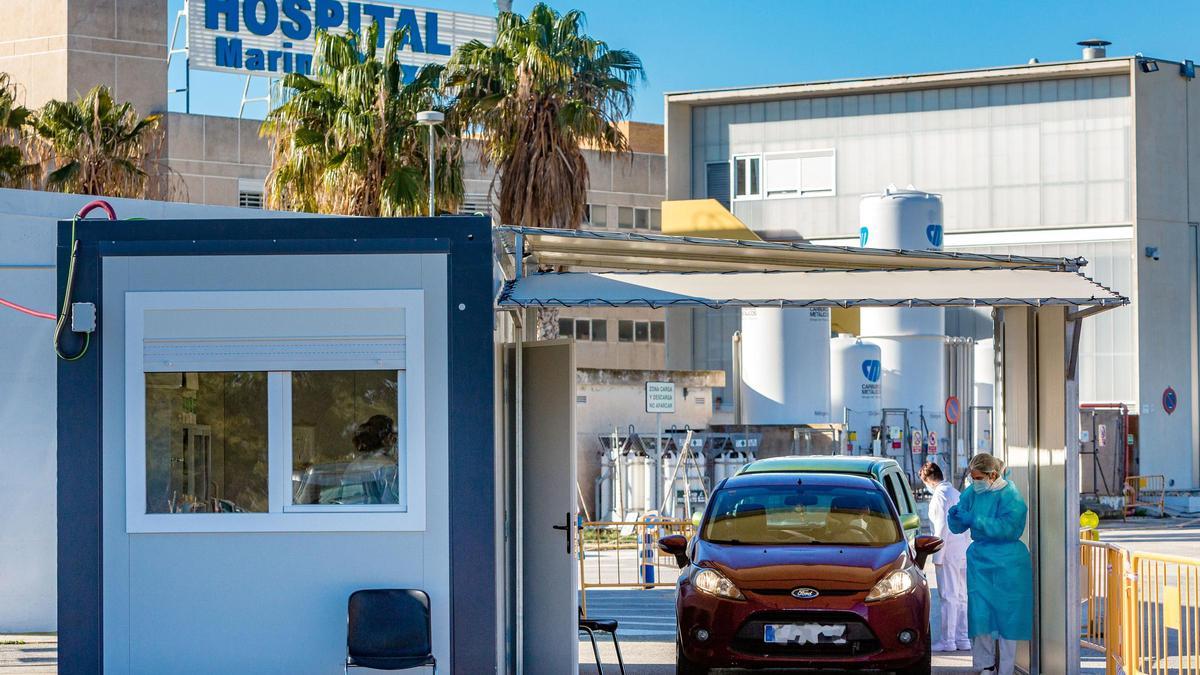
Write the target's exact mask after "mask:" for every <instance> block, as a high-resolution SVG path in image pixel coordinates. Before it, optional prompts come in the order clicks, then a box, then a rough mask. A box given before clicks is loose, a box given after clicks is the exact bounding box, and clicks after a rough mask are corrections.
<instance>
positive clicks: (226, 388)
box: [144, 372, 268, 513]
mask: <svg viewBox="0 0 1200 675" xmlns="http://www.w3.org/2000/svg"><path fill="white" fill-rule="evenodd" d="M144 382H145V394H146V513H265V512H266V511H267V485H268V479H267V472H266V470H265V467H266V464H267V374H266V373H264V372H158V373H146V374H145V379H144Z"/></svg>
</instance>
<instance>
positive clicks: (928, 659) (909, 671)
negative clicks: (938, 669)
mask: <svg viewBox="0 0 1200 675" xmlns="http://www.w3.org/2000/svg"><path fill="white" fill-rule="evenodd" d="M931 673H933V652H932V651H931V650H930V647H929V645H926V647H925V656H924V657H922V658H921V660H919V661H917V662H916V663H914V664H912V665H911V666H909V667H907V668H901V669H900V670H897V671H896V675H931Z"/></svg>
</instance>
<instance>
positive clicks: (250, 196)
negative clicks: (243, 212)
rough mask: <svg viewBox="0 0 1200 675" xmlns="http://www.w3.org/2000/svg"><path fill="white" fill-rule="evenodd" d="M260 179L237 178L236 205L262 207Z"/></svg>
mask: <svg viewBox="0 0 1200 675" xmlns="http://www.w3.org/2000/svg"><path fill="white" fill-rule="evenodd" d="M263 192H265V190H264V188H263V181H262V179H254V178H239V179H238V206H240V207H242V208H243V209H261V208H262V207H263Z"/></svg>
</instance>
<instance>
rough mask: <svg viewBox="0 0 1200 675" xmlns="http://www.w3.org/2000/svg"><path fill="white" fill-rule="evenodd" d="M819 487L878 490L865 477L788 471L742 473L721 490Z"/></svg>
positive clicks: (876, 484) (876, 485)
mask: <svg viewBox="0 0 1200 675" xmlns="http://www.w3.org/2000/svg"><path fill="white" fill-rule="evenodd" d="M796 484H800V485H819V486H829V487H848V488H858V489H874V490H878V489H880V485H879V483H877V482H875V481H874V480H872V479H871V478H869V477H867V476H860V475H855V474H849V473H834V472H820V471H818V472H813V473H808V472H804V471H790V472H782V471H781V472H775V473H744V474H738V475H736V476H731V477H730V478H729V479H728V480H726V481H725V484H724V486H722V489H725V488H738V487H752V486H768V485H796Z"/></svg>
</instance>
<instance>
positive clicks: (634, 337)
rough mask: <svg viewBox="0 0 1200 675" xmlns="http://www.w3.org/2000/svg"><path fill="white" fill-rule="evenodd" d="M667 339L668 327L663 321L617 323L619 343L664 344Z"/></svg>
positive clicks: (624, 321)
mask: <svg viewBox="0 0 1200 675" xmlns="http://www.w3.org/2000/svg"><path fill="white" fill-rule="evenodd" d="M666 337H667V325H666V323H665V322H663V321H626V320H621V321H618V322H617V341H618V342H657V343H663V342H665V341H666Z"/></svg>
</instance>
